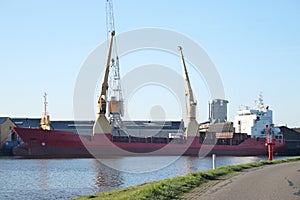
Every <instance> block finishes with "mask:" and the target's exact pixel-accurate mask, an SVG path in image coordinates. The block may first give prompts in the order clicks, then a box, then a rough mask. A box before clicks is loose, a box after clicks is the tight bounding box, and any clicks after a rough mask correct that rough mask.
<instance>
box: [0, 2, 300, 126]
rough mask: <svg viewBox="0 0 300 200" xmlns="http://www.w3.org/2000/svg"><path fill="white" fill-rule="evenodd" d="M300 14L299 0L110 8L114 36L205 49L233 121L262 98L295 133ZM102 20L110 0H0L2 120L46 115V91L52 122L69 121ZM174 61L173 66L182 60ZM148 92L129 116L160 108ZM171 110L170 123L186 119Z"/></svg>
mask: <svg viewBox="0 0 300 200" xmlns="http://www.w3.org/2000/svg"><path fill="white" fill-rule="evenodd" d="M299 10H300V2H299V1H297V0H294V1H292V0H287V1H277V0H269V1H267V0H265V1H258V0H253V1H233V0H232V1H230V0H228V1H214V0H213V1H197V0H194V1H179V0H174V1H161V0H152V1H137V0H129V1H123V0H115V1H114V12H115V24H116V31H117V32H118V33H122V32H126V31H130V30H132V29H138V28H145V27H158V28H165V29H170V30H173V31H177V32H179V33H181V34H184V35H186V36H188V37H190V38H191V39H193V40H194V41H195V42H197V43H198V44H200V45H201V46H202V47H203V48H204V49H205V51H206V52H207V54H208V55H209V56H210V58H211V60H212V61H213V62H214V63H215V65H216V68H217V69H218V71H219V73H220V76H221V78H222V81H223V85H224V88H225V94H226V98H227V99H228V100H229V102H230V104H229V112H228V116H229V119H230V120H232V119H233V116H234V115H235V114H236V111H237V110H238V107H239V106H240V105H241V104H243V105H250V106H252V105H253V102H254V100H255V99H257V97H258V94H259V93H260V92H263V95H264V101H265V104H266V105H269V106H270V108H271V109H272V110H273V111H274V122H275V124H287V125H288V126H291V127H294V126H300V117H299V114H300V106H299V101H300V92H299V86H300V84H299V75H300V23H299V21H300V13H299ZM105 15H106V14H105V1H104V0H97V1H96V0H90V1H82V0H64V1H58V0H51V1H50V0H43V1H40V0H26V1H19V0H1V1H0V77H1V79H0V83H1V84H0V88H1V100H0V103H1V104H0V115H1V116H10V117H40V116H41V115H42V112H43V110H42V109H43V105H42V101H43V98H42V96H43V93H44V91H47V93H48V94H49V112H50V115H51V118H52V119H72V118H73V104H72V103H73V91H74V84H75V81H76V77H77V75H78V73H79V70H80V68H81V65H82V63H83V62H84V61H85V59H86V58H87V57H88V55H89V54H90V53H91V52H92V51H93V50H94V49H95V48H96V47H97V45H99V44H101V43H102V42H104V41H105V40H106V37H107V36H106V21H105ZM175 45H177V44H175ZM140 59H141V60H140V62H141V63H142V62H143V60H142V58H140ZM145 59H146V58H145ZM124 60H125V58H124ZM170 62H177V60H176V57H175V58H174V60H173V61H170ZM121 63H122V62H121ZM124 63H126V65H128V64H129V63H130V59H127V60H126V62H124ZM145 63H149V60H145ZM179 66H180V65H179ZM121 68H122V65H121ZM122 72H124V70H123V69H121V73H122ZM121 75H122V74H121ZM191 76H192V77H193V72H191ZM194 79H195V78H194ZM191 81H192V82H193V79H192V80H191ZM192 84H193V83H192ZM201 88H202V87H199V88H198V87H197V86H195V85H193V89H194V90H195V93H196V98H197V101H198V105H199V106H198V109H199V110H198V120H199V121H204V120H206V119H207V117H208V116H207V112H208V111H207V110H208V109H207V102H208V100H209V95H208V94H207V93H208V92H207V91H201ZM149 91H150V92H152V93H150V95H149V93H147V92H146V91H145V90H143V91H140V93H137V94H136V96H135V97H132V99H133V100H132V101H133V102H134V104H131V105H129V108H128V109H130V113H131V116H132V118H140V119H146V118H147V117H149V112H150V111H149V109H148V107H149V108H151V107H153V106H155V105H156V104H160V103H159V102H160V101H159V97H158V95H157V94H156V93H155V92H154V91H155V89H153V88H152V89H150V90H149ZM160 92H162V91H160ZM151 94H152V95H151ZM155 95H156V96H155ZM161 95H163V92H162V94H161ZM143 97H144V99H143ZM151 98H153V99H155V104H153V105H148V107H147V105H144V106H145V108H144V112H141V110H143V109H142V108H141V107H139V106H143V105H142V104H141V101H142V100H145V102H146V103H147V102H148V103H150V102H151V101H149V99H151ZM146 99H148V101H147V100H146ZM161 99H164V98H161ZM162 102H163V100H162ZM95 103H96V100H95ZM135 103H136V104H135ZM165 103H166V102H165ZM165 103H161V105H162V106H164V105H165ZM173 109H174V108H173ZM171 110H172V109H171ZM166 112H167V113H166V115H167V118H169V119H180V118H181V116H179V114H178V112H174V113H172V111H170V113H168V112H169V110H166Z"/></svg>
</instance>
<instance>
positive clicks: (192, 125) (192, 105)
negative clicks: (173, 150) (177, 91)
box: [179, 46, 199, 138]
mask: <svg viewBox="0 0 300 200" xmlns="http://www.w3.org/2000/svg"><path fill="white" fill-rule="evenodd" d="M179 52H180V58H181V66H182V73H183V78H184V83H185V97H186V111H187V128H186V130H185V138H187V136H197V135H198V132H199V124H198V122H197V120H196V107H197V102H196V101H195V99H194V95H193V91H192V87H191V83H190V79H189V75H188V72H187V69H186V65H185V60H184V56H183V53H182V47H181V46H179Z"/></svg>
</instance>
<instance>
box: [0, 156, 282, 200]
mask: <svg viewBox="0 0 300 200" xmlns="http://www.w3.org/2000/svg"><path fill="white" fill-rule="evenodd" d="M280 158H282V157H277V158H276V159H280ZM259 160H267V158H266V157H217V166H218V167H219V166H226V165H233V164H242V163H248V162H254V161H259ZM211 168H212V161H211V158H210V157H205V158H199V157H188V156H182V157H175V156H174V157H173V156H160V157H117V158H103V159H101V160H97V159H16V158H12V157H6V158H4V157H2V158H1V157H0V199H34V200H35V199H47V200H48V199H70V198H75V197H79V196H82V195H88V194H92V193H96V192H101V191H107V190H113V189H118V188H125V187H129V186H133V185H138V184H142V183H145V182H150V181H156V180H161V179H165V178H171V177H175V176H181V175H186V174H188V173H190V172H195V171H202V170H208V169H211Z"/></svg>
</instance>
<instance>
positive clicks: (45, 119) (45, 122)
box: [40, 92, 51, 130]
mask: <svg viewBox="0 0 300 200" xmlns="http://www.w3.org/2000/svg"><path fill="white" fill-rule="evenodd" d="M47 104H48V102H47V93H46V92H45V93H44V114H43V116H42V118H41V122H40V125H41V129H43V130H50V129H51V127H50V116H49V115H48V113H47Z"/></svg>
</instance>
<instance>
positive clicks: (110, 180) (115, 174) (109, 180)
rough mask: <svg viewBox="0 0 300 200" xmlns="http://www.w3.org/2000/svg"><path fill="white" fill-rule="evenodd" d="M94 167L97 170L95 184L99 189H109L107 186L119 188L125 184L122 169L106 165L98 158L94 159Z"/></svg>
mask: <svg viewBox="0 0 300 200" xmlns="http://www.w3.org/2000/svg"><path fill="white" fill-rule="evenodd" d="M93 168H94V170H95V172H96V173H95V174H96V178H95V186H96V187H97V188H98V189H99V191H103V190H107V189H108V188H106V189H103V188H105V187H109V188H118V187H119V186H120V185H122V184H123V178H122V176H121V173H120V171H118V170H115V169H112V168H110V167H107V166H105V165H104V164H102V163H101V162H99V161H98V160H93Z"/></svg>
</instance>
